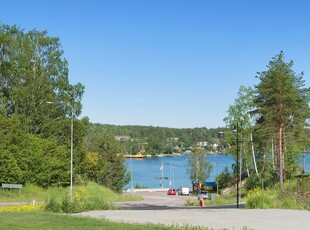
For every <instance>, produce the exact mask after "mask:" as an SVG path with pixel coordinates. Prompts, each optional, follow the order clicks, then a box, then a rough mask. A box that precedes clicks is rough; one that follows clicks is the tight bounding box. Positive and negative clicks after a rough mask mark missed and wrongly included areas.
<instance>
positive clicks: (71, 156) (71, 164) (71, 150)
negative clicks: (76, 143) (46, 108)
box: [46, 101, 73, 200]
mask: <svg viewBox="0 0 310 230" xmlns="http://www.w3.org/2000/svg"><path fill="white" fill-rule="evenodd" d="M46 103H47V104H56V103H55V102H51V101H48V102H46ZM61 104H65V105H69V106H70V107H71V128H70V131H71V137H70V139H71V140H70V192H69V195H70V199H71V200H72V193H73V106H72V105H71V104H67V103H61Z"/></svg>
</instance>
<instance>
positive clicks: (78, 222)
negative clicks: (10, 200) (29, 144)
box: [0, 212, 208, 230]
mask: <svg viewBox="0 0 310 230" xmlns="http://www.w3.org/2000/svg"><path fill="white" fill-rule="evenodd" d="M0 223H1V225H0V230H2V229H3V230H4V229H11V230H19V229H21V230H24V229H40V230H49V229H51V230H58V229H59V230H63V229H68V230H70V229H72V230H76V229H79V230H84V229H91V230H96V229H105V230H122V229H126V230H144V229H147V230H167V229H174V230H179V229H186V230H198V229H201V230H202V229H206V230H207V229H208V228H202V227H190V226H164V225H155V224H126V223H117V222H111V221H108V220H104V219H94V218H86V217H75V216H70V215H64V214H54V213H47V212H27V213H22V212H15V213H1V214H0Z"/></svg>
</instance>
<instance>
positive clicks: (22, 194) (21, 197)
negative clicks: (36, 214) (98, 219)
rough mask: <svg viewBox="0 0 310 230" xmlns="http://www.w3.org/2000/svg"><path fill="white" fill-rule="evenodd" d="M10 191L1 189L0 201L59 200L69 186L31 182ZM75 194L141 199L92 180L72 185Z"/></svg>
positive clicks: (104, 199) (108, 199)
mask: <svg viewBox="0 0 310 230" xmlns="http://www.w3.org/2000/svg"><path fill="white" fill-rule="evenodd" d="M11 193H12V194H11V196H10V190H9V189H6V190H5V194H4V195H3V194H2V191H1V195H0V202H1V201H2V202H4V201H5V202H20V201H25V202H32V201H33V200H36V201H37V202H44V201H46V199H48V198H51V197H53V198H55V199H56V200H58V201H61V200H62V199H63V197H65V196H66V195H68V194H69V188H62V187H50V188H48V189H43V188H40V187H38V186H35V185H32V184H26V185H24V186H23V188H22V189H21V190H20V191H18V189H12V191H11ZM81 193H82V194H81ZM75 195H83V196H88V197H90V198H93V199H97V200H100V201H105V202H117V201H135V200H142V199H143V198H142V197H139V196H128V195H127V196H126V195H121V194H117V193H114V192H113V191H111V190H109V189H107V188H105V187H103V186H100V185H98V184H96V183H93V182H89V183H87V185H85V186H74V187H73V196H75Z"/></svg>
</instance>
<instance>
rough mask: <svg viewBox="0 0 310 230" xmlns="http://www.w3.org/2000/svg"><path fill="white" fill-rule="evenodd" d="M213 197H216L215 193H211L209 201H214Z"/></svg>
mask: <svg viewBox="0 0 310 230" xmlns="http://www.w3.org/2000/svg"><path fill="white" fill-rule="evenodd" d="M215 197H216V195H215V194H213V193H212V194H211V202H213V201H215Z"/></svg>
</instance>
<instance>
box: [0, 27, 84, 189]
mask: <svg viewBox="0 0 310 230" xmlns="http://www.w3.org/2000/svg"><path fill="white" fill-rule="evenodd" d="M0 41H1V44H0V127H1V129H0V138H1V143H0V152H1V155H0V171H1V174H0V182H2V183H22V184H25V183H36V184H38V185H39V186H42V187H44V188H47V187H49V186H67V185H68V184H69V181H70V154H69V153H70V135H71V132H70V125H71V119H70V118H71V115H72V114H73V115H74V116H78V115H80V114H81V108H82V106H81V100H82V95H83V93H84V86H83V85H82V84H80V83H77V84H76V85H71V84H69V80H68V63H67V61H66V60H65V58H64V57H63V53H64V51H63V50H62V48H61V44H60V41H59V38H55V37H50V36H48V34H47V31H43V32H40V31H37V30H31V31H28V32H25V31H24V30H23V29H21V28H19V27H17V26H8V25H4V24H2V23H1V24H0ZM47 102H52V104H48V103H47ZM87 125H88V120H87V119H83V120H82V121H79V120H77V119H74V164H75V167H74V171H75V172H74V176H75V178H74V181H75V183H76V184H77V183H78V182H79V181H78V180H77V179H78V178H81V177H83V175H84V174H85V155H84V154H85V152H86V151H85V141H84V137H85V135H86V129H87Z"/></svg>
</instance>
